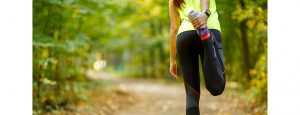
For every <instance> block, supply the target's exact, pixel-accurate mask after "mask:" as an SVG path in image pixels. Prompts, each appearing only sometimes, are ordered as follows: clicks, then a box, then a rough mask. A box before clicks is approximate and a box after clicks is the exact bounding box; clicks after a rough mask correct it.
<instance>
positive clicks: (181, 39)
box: [176, 31, 200, 115]
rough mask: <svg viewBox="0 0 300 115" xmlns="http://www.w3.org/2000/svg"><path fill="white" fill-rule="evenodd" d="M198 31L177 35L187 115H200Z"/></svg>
mask: <svg viewBox="0 0 300 115" xmlns="http://www.w3.org/2000/svg"><path fill="white" fill-rule="evenodd" d="M197 39H199V38H198V35H197V32H196V31H187V32H182V33H180V34H179V35H178V36H177V41H176V47H177V48H176V49H177V57H178V60H179V65H180V68H181V70H182V74H183V79H184V82H185V90H186V115H199V114H200V112H199V98H200V78H199V77H200V74H199V54H198V51H197V49H196V43H195V41H196V40H197Z"/></svg>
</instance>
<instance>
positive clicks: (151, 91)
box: [73, 71, 250, 115]
mask: <svg viewBox="0 0 300 115" xmlns="http://www.w3.org/2000/svg"><path fill="white" fill-rule="evenodd" d="M88 75H89V76H90V77H91V79H93V80H95V81H99V82H100V81H101V82H104V83H109V84H110V85H109V87H105V88H90V89H89V90H88V95H89V99H88V101H87V102H86V103H84V104H81V105H80V106H78V107H77V109H76V111H75V112H73V113H75V115H81V114H84V115H185V98H186V97H185V90H184V86H183V84H182V83H181V84H178V83H166V82H162V81H161V80H149V79H134V78H120V77H116V76H113V75H111V74H109V73H100V72H93V71H89V72H88ZM201 85H202V84H201ZM200 108H201V109H200V112H201V115H250V113H249V112H247V111H246V109H245V105H244V104H243V102H241V100H240V99H239V97H238V96H237V95H235V96H234V95H232V94H231V93H230V92H226V89H225V91H224V93H223V94H222V95H220V96H212V95H211V94H210V93H209V92H208V91H207V90H206V89H205V87H204V86H203V87H202V86H201V97H200Z"/></svg>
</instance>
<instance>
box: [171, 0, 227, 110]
mask: <svg viewBox="0 0 300 115" xmlns="http://www.w3.org/2000/svg"><path fill="white" fill-rule="evenodd" d="M191 10H196V11H199V12H201V14H200V17H199V18H197V19H196V20H192V22H191V21H190V20H189V18H188V13H189V12H190V11H191ZM169 15H170V23H171V26H170V73H171V75H172V77H173V78H175V79H178V75H177V73H178V72H177V63H176V60H177V59H176V57H178V61H179V65H180V68H181V71H182V74H183V80H184V83H185V90H186V114H187V115H199V114H200V111H199V98H200V74H199V60H198V59H199V55H200V58H201V62H202V68H203V74H204V79H205V85H206V88H207V90H208V91H209V92H210V93H211V94H212V95H213V96H217V95H220V94H222V92H223V90H224V87H225V81H226V80H225V72H224V71H225V68H224V59H223V52H222V45H221V32H220V31H221V28H220V23H219V20H218V14H217V11H216V4H215V1H214V0H169ZM205 27H208V29H209V31H210V35H211V36H210V37H209V38H207V39H203V40H202V39H200V37H199V35H198V34H197V31H196V29H195V28H197V29H199V28H205ZM175 40H176V42H175ZM175 48H176V49H175ZM176 53H177V54H176Z"/></svg>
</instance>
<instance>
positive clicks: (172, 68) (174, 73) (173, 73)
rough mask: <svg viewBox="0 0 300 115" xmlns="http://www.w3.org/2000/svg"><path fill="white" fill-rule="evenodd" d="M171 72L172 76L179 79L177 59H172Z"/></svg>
mask: <svg viewBox="0 0 300 115" xmlns="http://www.w3.org/2000/svg"><path fill="white" fill-rule="evenodd" d="M170 73H171V75H172V78H174V79H178V76H177V64H176V61H171V62H170Z"/></svg>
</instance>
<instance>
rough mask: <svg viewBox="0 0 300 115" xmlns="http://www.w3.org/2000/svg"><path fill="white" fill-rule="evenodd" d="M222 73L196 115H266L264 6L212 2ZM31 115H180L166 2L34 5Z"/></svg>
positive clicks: (39, 0) (243, 0) (262, 2)
mask: <svg viewBox="0 0 300 115" xmlns="http://www.w3.org/2000/svg"><path fill="white" fill-rule="evenodd" d="M216 3H217V11H218V13H219V20H220V23H221V29H222V39H223V40H222V41H223V51H224V56H225V65H226V72H227V85H226V89H225V92H224V94H222V95H221V96H218V97H213V96H211V95H210V94H209V93H208V92H207V91H206V89H205V85H204V82H203V81H204V80H203V75H202V73H201V87H202V88H201V93H202V94H201V95H202V97H201V100H200V105H201V110H200V111H201V114H204V115H205V114H209V115H214V114H217V115H219V114H220V115H235V114H245V115H247V114H249V115H253V114H256V115H264V114H267V0H216ZM32 13H33V44H32V50H33V82H32V90H33V97H32V98H33V114H100V115H114V114H118V115H119V114H120V115H127V114H128V115H135V114H136V115H139V114H149V115H160V114H161V115H166V114H167V115H168V114H172V115H177V114H185V92H184V87H183V83H182V79H181V80H177V81H176V80H173V79H171V78H170V74H169V26H170V24H169V15H168V0H33V11H32Z"/></svg>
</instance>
